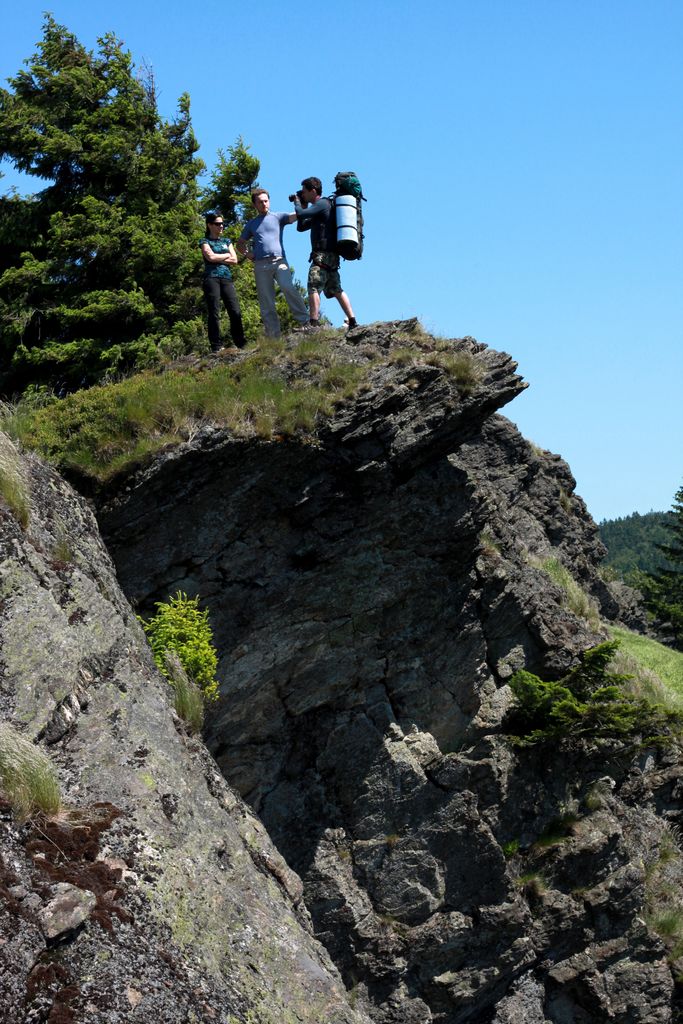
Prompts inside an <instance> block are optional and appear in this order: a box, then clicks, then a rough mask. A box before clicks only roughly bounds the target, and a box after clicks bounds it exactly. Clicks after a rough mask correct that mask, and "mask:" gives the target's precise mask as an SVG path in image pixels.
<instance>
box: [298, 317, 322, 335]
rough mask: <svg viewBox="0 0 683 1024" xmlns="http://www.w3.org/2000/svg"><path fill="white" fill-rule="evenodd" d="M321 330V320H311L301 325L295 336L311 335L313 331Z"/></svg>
mask: <svg viewBox="0 0 683 1024" xmlns="http://www.w3.org/2000/svg"><path fill="white" fill-rule="evenodd" d="M319 330H320V321H319V320H309V321H308V323H306V324H299V326H298V327H295V328H294V334H310V333H311V332H312V331H319Z"/></svg>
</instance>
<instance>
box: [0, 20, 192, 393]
mask: <svg viewBox="0 0 683 1024" xmlns="http://www.w3.org/2000/svg"><path fill="white" fill-rule="evenodd" d="M98 46H99V51H98V52H97V53H93V52H90V51H88V50H86V49H85V48H84V47H83V46H82V45H81V44H80V43H79V42H78V40H77V39H76V38H75V36H73V35H72V34H71V33H70V32H68V31H67V30H66V29H65V28H64V27H63V26H61V25H59V24H57V23H56V22H55V21H54V19H53V18H52V17H50V16H46V18H45V22H44V29H43V38H42V41H41V42H40V43H39V44H38V47H37V52H36V53H35V54H34V55H33V57H32V58H30V60H29V61H27V62H26V63H27V65H28V66H27V69H23V70H21V71H19V72H18V73H17V75H16V76H15V77H14V78H12V79H10V83H9V84H10V87H11V88H10V89H9V90H7V89H2V90H0V157H4V158H6V159H8V160H9V161H10V162H11V163H12V164H13V165H14V167H15V168H17V169H19V170H21V171H23V172H25V173H26V174H28V175H32V176H35V177H36V178H39V179H43V180H47V182H48V185H47V186H46V187H45V188H44V189H43V190H42V191H40V192H38V193H37V194H36V195H35V196H32V197H29V198H27V199H20V198H18V197H16V196H12V195H9V196H7V195H6V196H4V197H2V198H1V199H0V215H1V216H2V228H1V229H0V274H1V276H0V356H1V358H2V366H3V374H2V378H0V386H1V387H2V389H3V390H4V391H5V393H7V392H8V391H10V392H11V391H16V390H20V389H21V388H23V387H24V386H25V385H26V383H27V382H29V381H33V380H45V381H51V382H55V380H56V379H59V378H62V379H65V380H67V381H68V382H69V383H70V384H72V385H77V384H78V383H80V382H81V381H82V380H84V379H85V380H86V381H93V380H97V379H99V378H100V377H101V376H102V375H103V374H105V373H106V372H107V371H111V370H120V369H126V368H129V367H131V366H136V365H137V366H139V365H145V364H146V363H149V362H151V361H153V360H154V359H155V358H156V357H157V354H158V346H159V344H160V342H161V341H162V339H164V338H166V339H168V337H169V336H172V335H173V333H174V332H176V333H177V332H180V333H181V334H182V333H183V331H184V332H185V333H187V332H188V331H189V332H190V333H191V332H192V331H194V330H199V329H200V328H201V323H200V321H198V320H197V316H198V312H199V309H200V307H199V306H198V302H199V301H201V297H200V292H199V287H198V276H197V275H198V270H199V267H200V265H201V260H200V258H199V251H198V246H197V238H198V235H199V233H200V231H201V221H200V220H199V218H198V208H197V175H198V173H199V172H200V170H201V169H202V166H203V165H202V163H201V161H200V160H198V159H197V158H196V156H195V153H196V151H197V148H198V144H197V142H196V140H195V137H194V134H193V132H192V127H191V122H190V109H189V97H188V96H187V95H183V96H181V97H180V100H179V104H178V113H177V116H176V118H175V120H173V121H170V122H166V121H164V120H162V119H161V117H160V115H159V113H158V110H157V105H156V96H155V90H154V82H153V79H152V78H151V76H150V75H149V74H148V75H147V76H146V77H145V76H144V75H143V76H142V77H139V76H136V74H135V72H134V68H133V64H132V59H131V56H130V54H129V53H127V52H126V51H124V50H123V49H122V46H121V44H120V43H119V42H118V41H117V40H116V39H115V37H114V36H113V35H111V34H110V35H106V36H104V37H103V38H101V39H100V40H98Z"/></svg>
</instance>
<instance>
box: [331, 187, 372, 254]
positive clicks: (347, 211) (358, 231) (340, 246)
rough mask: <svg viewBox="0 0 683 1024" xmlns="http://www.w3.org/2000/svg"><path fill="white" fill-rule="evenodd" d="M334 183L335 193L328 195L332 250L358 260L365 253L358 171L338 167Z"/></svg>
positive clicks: (363, 198)
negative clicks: (330, 205)
mask: <svg viewBox="0 0 683 1024" xmlns="http://www.w3.org/2000/svg"><path fill="white" fill-rule="evenodd" d="M334 187H335V192H334V195H332V196H330V197H329V198H330V202H331V203H332V216H331V217H330V228H331V229H332V230H331V231H330V234H331V235H332V239H333V241H332V246H333V250H334V252H336V253H339V255H340V256H342V257H343V258H344V259H345V260H359V259H361V258H362V256H363V210H362V208H361V203H362V202H364V201H365V196H364V195H363V186H362V185H361V183H360V181H359V180H358V175H357V174H356V172H355V171H339V172H338V173H337V174H335V176H334ZM333 220H334V224H333Z"/></svg>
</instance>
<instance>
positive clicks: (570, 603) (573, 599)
mask: <svg viewBox="0 0 683 1024" xmlns="http://www.w3.org/2000/svg"><path fill="white" fill-rule="evenodd" d="M537 568H539V569H542V571H543V572H544V573H546V574H547V575H548V576H550V578H551V580H552V581H553V583H556V584H557V586H558V587H560V588H561V589H562V590H563V591H564V595H565V604H566V607H567V608H569V610H570V611H571V612H573V613H574V615H576V616H577V617H578V618H581V619H585V620H586V622H587V623H588V625H589V626H591V627H592V628H593V629H599V628H600V612H599V611H598V608H597V605H596V604H595V602H594V601H593V600H592V599H591V598H590V597H589V596H588V594H587V593H586V592H585V590H584V589H583V588H582V587H581V586H580V585H579V584H578V583H577V582H576V580H575V579H574V577H573V576H572V574H571V573H570V572H569V569H567V568H566V567H565V566H564V565H562V562H560V560H559V558H546V560H545V561H544V562H541V563H538V564H537Z"/></svg>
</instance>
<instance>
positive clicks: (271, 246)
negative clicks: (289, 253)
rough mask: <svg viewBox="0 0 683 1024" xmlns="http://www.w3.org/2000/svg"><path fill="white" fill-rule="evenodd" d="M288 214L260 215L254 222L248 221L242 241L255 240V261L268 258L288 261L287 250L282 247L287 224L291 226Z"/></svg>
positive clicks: (270, 213)
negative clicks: (283, 233)
mask: <svg viewBox="0 0 683 1024" xmlns="http://www.w3.org/2000/svg"><path fill="white" fill-rule="evenodd" d="M289 217H290V215H289V214H288V213H272V212H271V211H270V210H269V211H268V213H262V214H259V216H258V217H254V219H253V220H250V221H247V223H246V224H245V225H244V230H243V231H242V234H241V235H240V239H241V240H242V241H245V242H246V241H247V240H248V239H250V238H253V239H254V247H253V249H254V259H255V260H265V259H267V258H268V257H275V258H276V259H283V260H286V259H287V257H286V256H285V250H284V247H283V245H282V232H283V231H284V228H285V224H289Z"/></svg>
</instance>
